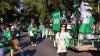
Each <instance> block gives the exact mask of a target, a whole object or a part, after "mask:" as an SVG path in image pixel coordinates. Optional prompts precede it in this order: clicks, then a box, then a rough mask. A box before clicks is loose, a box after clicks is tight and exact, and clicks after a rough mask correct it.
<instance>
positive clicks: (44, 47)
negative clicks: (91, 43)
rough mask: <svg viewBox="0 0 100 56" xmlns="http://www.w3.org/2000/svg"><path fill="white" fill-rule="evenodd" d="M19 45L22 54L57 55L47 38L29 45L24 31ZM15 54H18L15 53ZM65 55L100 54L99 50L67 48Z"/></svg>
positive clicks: (36, 55)
mask: <svg viewBox="0 0 100 56" xmlns="http://www.w3.org/2000/svg"><path fill="white" fill-rule="evenodd" d="M22 34H23V36H22V38H21V41H20V42H21V43H22V44H21V46H22V48H23V54H24V56H58V55H57V53H56V49H55V48H54V47H53V44H52V42H50V40H49V39H44V40H43V41H42V42H40V43H39V44H38V45H37V46H36V47H35V46H34V47H33V46H31V44H30V43H29V37H28V36H27V35H26V33H22ZM16 56H20V55H18V54H16ZM67 56H100V53H99V52H93V51H92V52H75V51H73V50H68V53H67Z"/></svg>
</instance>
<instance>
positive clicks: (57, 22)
mask: <svg viewBox="0 0 100 56" xmlns="http://www.w3.org/2000/svg"><path fill="white" fill-rule="evenodd" d="M52 20H53V23H52V30H53V31H55V32H57V31H59V30H60V11H57V12H54V13H53V14H52Z"/></svg>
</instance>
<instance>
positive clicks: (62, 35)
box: [56, 32, 71, 53]
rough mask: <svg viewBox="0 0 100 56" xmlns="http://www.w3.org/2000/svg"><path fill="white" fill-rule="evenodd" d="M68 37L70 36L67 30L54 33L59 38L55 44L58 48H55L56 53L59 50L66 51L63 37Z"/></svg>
mask: <svg viewBox="0 0 100 56" xmlns="http://www.w3.org/2000/svg"><path fill="white" fill-rule="evenodd" d="M65 37H68V38H71V36H70V34H69V33H68V32H64V33H60V34H59V32H58V33H57V34H56V38H57V39H59V42H60V44H58V45H57V47H58V49H57V53H60V52H67V50H66V46H65V44H64V38H65Z"/></svg>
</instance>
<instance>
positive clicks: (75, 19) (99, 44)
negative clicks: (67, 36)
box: [69, 1, 100, 51]
mask: <svg viewBox="0 0 100 56" xmlns="http://www.w3.org/2000/svg"><path fill="white" fill-rule="evenodd" d="M91 11H92V7H91V6H90V4H89V3H87V2H83V1H82V3H81V4H80V7H79V8H78V9H77V10H76V11H75V13H73V14H72V17H71V18H72V19H71V24H70V25H71V26H70V27H71V28H69V29H70V30H71V31H72V30H75V31H72V32H71V34H72V37H73V38H72V39H71V40H70V47H69V48H72V49H74V50H78V51H90V50H94V51H99V50H100V38H99V35H96V34H93V33H92V30H91V26H92V25H93V24H94V22H95V19H94V17H93V16H92V13H91Z"/></svg>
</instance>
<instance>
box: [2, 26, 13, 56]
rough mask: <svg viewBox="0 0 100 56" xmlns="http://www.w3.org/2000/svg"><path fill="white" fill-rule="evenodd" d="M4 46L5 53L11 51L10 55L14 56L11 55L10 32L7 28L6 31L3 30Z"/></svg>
mask: <svg viewBox="0 0 100 56" xmlns="http://www.w3.org/2000/svg"><path fill="white" fill-rule="evenodd" d="M3 36H4V41H5V42H4V45H5V47H4V48H5V51H11V53H10V54H11V55H14V53H13V50H14V49H13V43H12V42H11V41H10V40H12V38H11V31H10V28H9V27H6V29H5V30H4V34H3Z"/></svg>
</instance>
